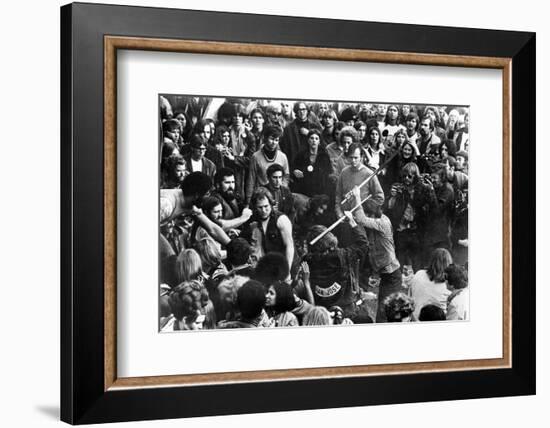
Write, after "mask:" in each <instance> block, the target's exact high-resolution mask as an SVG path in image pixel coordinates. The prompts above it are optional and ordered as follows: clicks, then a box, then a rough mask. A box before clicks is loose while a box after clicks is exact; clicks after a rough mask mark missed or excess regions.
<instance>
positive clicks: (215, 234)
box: [193, 206, 230, 245]
mask: <svg viewBox="0 0 550 428" xmlns="http://www.w3.org/2000/svg"><path fill="white" fill-rule="evenodd" d="M193 215H194V216H195V218H196V219H197V221H198V222H199V223H200V225H201V226H202V227H204V229H205V230H206V231H207V232H208V234H209V235H210V236H212V238H214V239H215V240H216V241H218V242H219V243H220V244H222V245H227V243H228V242H229V241H230V239H229V236H227V234H226V233H225V232H224V231H223V229H222V228H221V227H220V226H218V225H217V224H216V223H214V222H213V221H212V220H210V219H209V218H208V217H207V216H206V215H205V214H204V213H203V212H202V210H201V209H200V208H197V207H195V206H193Z"/></svg>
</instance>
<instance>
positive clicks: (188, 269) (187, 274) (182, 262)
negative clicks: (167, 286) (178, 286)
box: [176, 249, 202, 283]
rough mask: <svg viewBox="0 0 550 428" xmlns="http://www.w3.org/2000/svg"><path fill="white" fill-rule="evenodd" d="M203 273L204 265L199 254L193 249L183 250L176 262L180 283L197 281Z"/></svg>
mask: <svg viewBox="0 0 550 428" xmlns="http://www.w3.org/2000/svg"><path fill="white" fill-rule="evenodd" d="M201 273H202V263H201V258H200V256H199V253H197V252H196V251H195V250H193V249H187V250H183V251H182V252H181V253H179V255H178V258H177V260H176V274H177V276H178V282H179V283H180V282H184V281H191V280H193V279H197V278H198V276H199V275H200V274H201Z"/></svg>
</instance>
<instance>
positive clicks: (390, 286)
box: [353, 186, 403, 322]
mask: <svg viewBox="0 0 550 428" xmlns="http://www.w3.org/2000/svg"><path fill="white" fill-rule="evenodd" d="M353 196H354V198H355V203H356V204H357V205H359V208H358V209H356V210H355V217H356V218H357V222H358V223H359V224H360V225H362V226H363V227H365V228H366V230H367V238H368V247H369V253H368V256H369V260H370V265H371V267H372V269H373V271H374V272H376V273H378V274H379V275H380V286H379V291H378V310H377V314H376V322H385V321H386V317H385V312H384V300H385V298H386V297H387V296H389V295H390V294H392V293H394V292H398V291H402V282H403V281H402V276H401V270H400V267H401V265H400V264H399V261H398V260H397V257H396V256H395V244H394V242H393V229H392V225H391V221H390V219H389V218H388V217H386V216H385V215H384V214H382V207H380V205H378V204H377V203H376V202H374V201H372V200H367V201H366V202H364V203H363V204H361V193H360V191H359V188H358V187H357V186H355V187H354V188H353Z"/></svg>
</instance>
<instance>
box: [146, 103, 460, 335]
mask: <svg viewBox="0 0 550 428" xmlns="http://www.w3.org/2000/svg"><path fill="white" fill-rule="evenodd" d="M320 98H321V97H320ZM158 102H159V109H158V112H159V117H158V124H159V152H158V153H159V165H160V167H159V208H160V220H159V229H160V238H159V255H158V257H159V305H158V306H159V319H158V322H159V330H160V332H162V333H164V332H174V331H183V330H203V329H205V330H211V329H233V328H280V327H309V326H352V325H354V324H377V323H387V322H429V321H432V322H443V321H468V320H469V304H470V302H469V300H470V299H469V296H470V294H469V288H468V189H469V181H468V163H469V143H470V131H469V127H470V109H469V106H467V105H453V104H452V103H449V104H448V105H439V104H434V105H426V104H414V103H405V102H403V101H401V102H400V101H399V100H398V101H397V102H393V101H376V100H373V101H362V100H358V101H342V100H322V99H321V100H307V99H306V100H304V99H294V100H290V99H271V98H269V99H268V98H250V97H247V98H245V97H236V96H233V97H227V96H225V97H221V96H212V95H196V94H160V95H159V97H158ZM152 322H153V321H152Z"/></svg>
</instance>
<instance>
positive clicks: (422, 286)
mask: <svg viewBox="0 0 550 428" xmlns="http://www.w3.org/2000/svg"><path fill="white" fill-rule="evenodd" d="M452 262H453V259H452V257H451V253H449V251H448V250H446V249H445V248H436V249H435V250H434V251H433V252H432V254H431V257H430V262H429V264H428V267H427V269H420V270H419V271H418V272H416V273H415V274H414V277H413V279H412V280H411V287H410V294H411V297H412V298H413V300H414V303H415V309H414V312H413V316H414V319H418V316H419V315H420V311H421V310H422V308H423V307H424V306H426V305H430V304H433V305H436V306H439V307H440V308H441V309H443V311H445V312H447V299H448V298H449V296H450V295H451V292H450V291H449V290H448V288H447V283H446V279H447V275H446V273H445V270H446V269H447V268H448V267H449V265H450V264H451V263H452Z"/></svg>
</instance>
